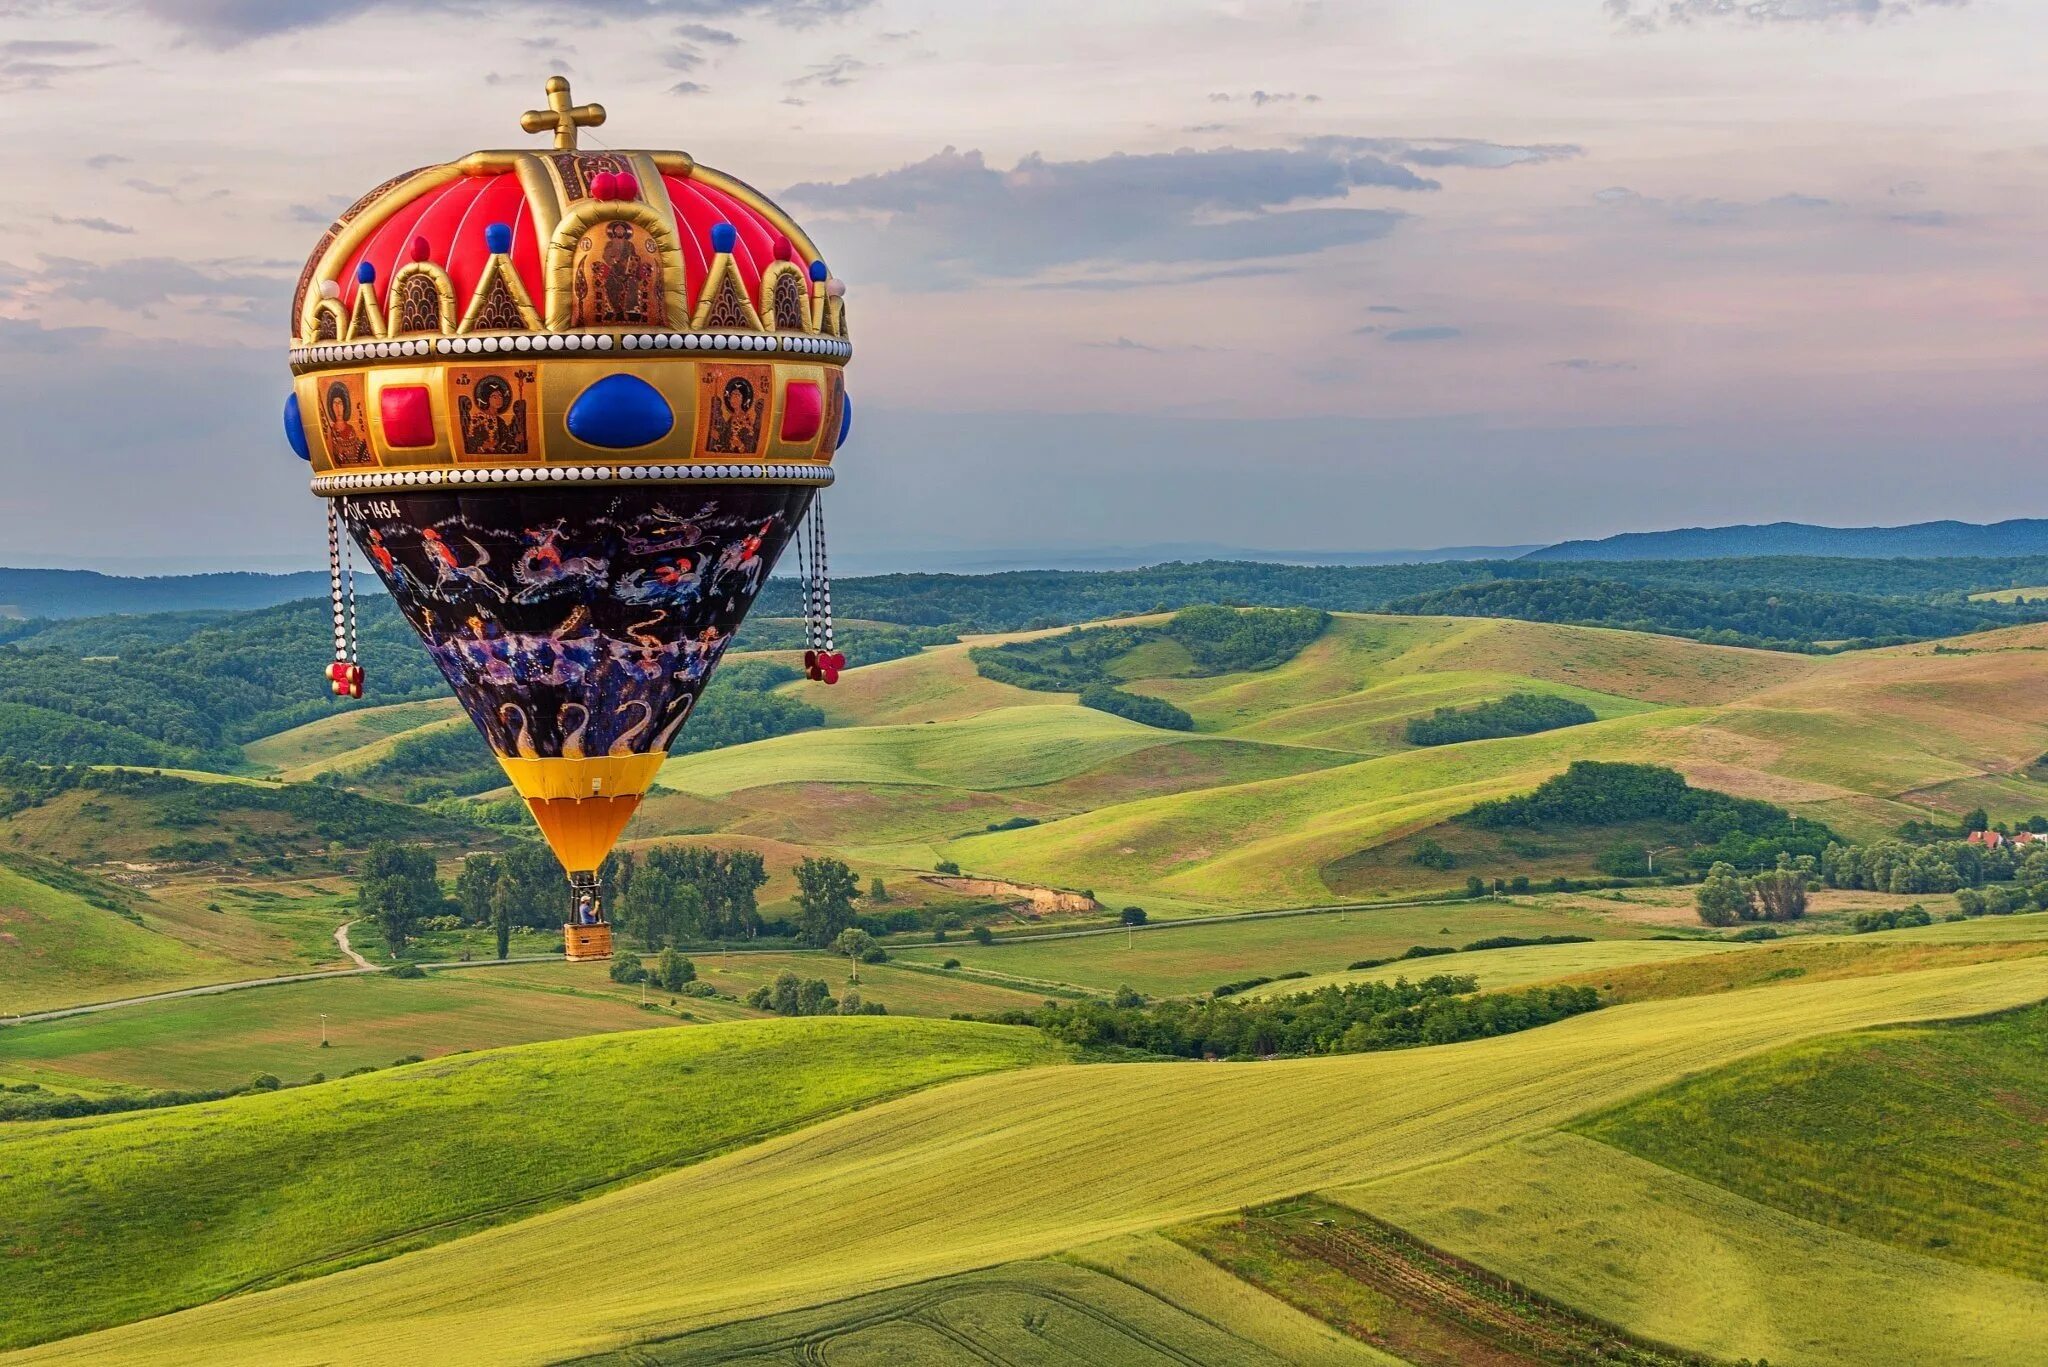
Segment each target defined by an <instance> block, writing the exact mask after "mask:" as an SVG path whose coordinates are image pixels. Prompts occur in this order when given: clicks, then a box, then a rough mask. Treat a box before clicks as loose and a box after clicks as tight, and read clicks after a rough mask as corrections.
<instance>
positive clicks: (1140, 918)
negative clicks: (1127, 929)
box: [1120, 907, 1145, 926]
mask: <svg viewBox="0 0 2048 1367" xmlns="http://www.w3.org/2000/svg"><path fill="white" fill-rule="evenodd" d="M1120 919H1121V920H1122V921H1123V923H1124V924H1125V925H1127V926H1142V925H1144V924H1145V908H1143V907H1125V908H1124V909H1123V911H1122V913H1121V914H1120Z"/></svg>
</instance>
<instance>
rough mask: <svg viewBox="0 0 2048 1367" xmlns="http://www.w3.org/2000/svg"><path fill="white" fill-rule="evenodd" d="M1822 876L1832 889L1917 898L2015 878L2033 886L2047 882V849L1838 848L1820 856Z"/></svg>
mask: <svg viewBox="0 0 2048 1367" xmlns="http://www.w3.org/2000/svg"><path fill="white" fill-rule="evenodd" d="M1979 829H1981V828H1979ZM1820 877H1821V881H1823V882H1824V883H1826V884H1827V885H1828V886H1829V887H1831V888H1861V889H1865V890H1868V891H1871V892H1898V893H1915V894H1918V893H1929V892H1954V891H1956V889H1958V888H1974V887H1981V886H1982V885H1984V884H1985V883H2005V882H2011V881H2013V880H2015V879H2017V880H2019V881H2021V882H2023V883H2027V884H2029V885H2031V884H2034V883H2041V882H2048V850H2030V851H2028V852H2027V853H2025V854H2020V853H2018V852H2017V851H2015V850H2014V849H2012V848H2010V847H2008V846H2000V847H1998V848H1997V849H1986V848H1985V847H1983V846H1982V845H1972V844H1970V843H1969V842H1968V841H1965V840H1937V841H1934V842H1932V843H1930V844H1925V845H1910V844H1907V843H1906V842H1904V841H1900V840H1886V841H1881V842H1879V843H1878V844H1875V845H1844V844H1840V843H1833V844H1830V845H1829V846H1828V847H1827V848H1826V849H1824V850H1823V851H1821V856H1820Z"/></svg>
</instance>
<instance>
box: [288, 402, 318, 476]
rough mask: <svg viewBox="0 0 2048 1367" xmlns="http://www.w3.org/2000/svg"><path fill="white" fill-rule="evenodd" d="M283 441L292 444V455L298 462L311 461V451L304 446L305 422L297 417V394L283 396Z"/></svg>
mask: <svg viewBox="0 0 2048 1367" xmlns="http://www.w3.org/2000/svg"><path fill="white" fill-rule="evenodd" d="M284 439H285V440H286V441H288V442H290V443H291V444H292V454H294V455H296V456H297V457H298V458H299V459H300V460H311V459H313V452H312V449H311V448H310V447H308V446H307V445H306V420H305V419H304V418H301V417H300V416H299V396H298V395H297V394H287V395H285V400H284Z"/></svg>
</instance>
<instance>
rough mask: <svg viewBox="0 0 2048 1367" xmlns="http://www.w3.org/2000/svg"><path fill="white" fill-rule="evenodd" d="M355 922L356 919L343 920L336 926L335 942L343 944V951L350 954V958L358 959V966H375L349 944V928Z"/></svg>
mask: <svg viewBox="0 0 2048 1367" xmlns="http://www.w3.org/2000/svg"><path fill="white" fill-rule="evenodd" d="M354 924H355V922H354V921H343V922H342V923H341V924H340V925H338V926H336V927H335V928H334V943H335V944H337V945H340V946H341V952H342V953H344V954H346V955H348V957H349V958H351V959H354V960H355V961H356V967H357V968H375V967H376V965H375V964H373V963H371V962H370V961H369V960H368V959H365V958H364V957H363V956H362V955H360V954H358V953H356V952H355V950H354V949H353V948H352V947H351V946H350V945H349V942H348V928H349V927H350V926H352V925H354Z"/></svg>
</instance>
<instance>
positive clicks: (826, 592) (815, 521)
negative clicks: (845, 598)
mask: <svg viewBox="0 0 2048 1367" xmlns="http://www.w3.org/2000/svg"><path fill="white" fill-rule="evenodd" d="M811 531H812V534H813V535H814V536H815V537H816V544H815V545H814V546H813V547H812V550H811V568H812V570H813V571H814V572H815V573H816V574H817V576H818V645H819V647H820V649H822V650H823V651H824V652H825V653H826V654H828V655H831V654H836V653H837V646H836V645H835V644H834V642H833V639H832V571H831V570H830V569H829V568H828V567H827V566H826V563H825V498H824V495H823V494H822V493H820V494H813V495H811ZM843 663H844V662H843V661H834V662H831V663H830V664H829V665H828V668H830V669H831V670H833V671H834V672H836V671H837V670H838V669H839V667H840V665H841V664H843Z"/></svg>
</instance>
